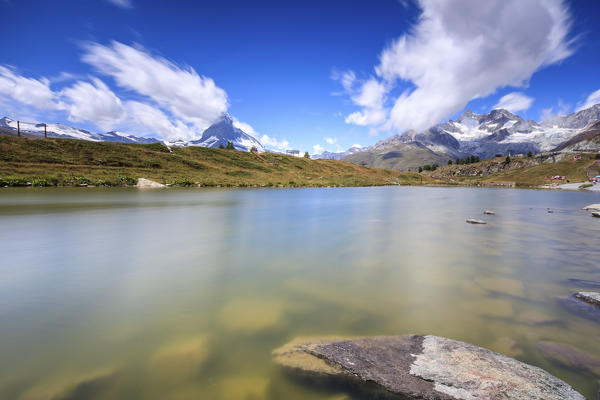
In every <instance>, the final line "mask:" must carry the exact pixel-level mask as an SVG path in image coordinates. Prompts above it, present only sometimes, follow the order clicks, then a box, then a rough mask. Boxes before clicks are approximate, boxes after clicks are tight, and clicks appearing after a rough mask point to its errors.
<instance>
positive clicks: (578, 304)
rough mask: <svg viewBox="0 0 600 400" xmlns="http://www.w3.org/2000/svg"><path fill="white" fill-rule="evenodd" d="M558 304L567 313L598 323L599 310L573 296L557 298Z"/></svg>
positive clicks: (599, 319)
mask: <svg viewBox="0 0 600 400" xmlns="http://www.w3.org/2000/svg"><path fill="white" fill-rule="evenodd" d="M558 301H559V303H560V304H561V305H562V306H563V307H565V308H567V309H568V310H569V311H571V312H573V313H575V314H579V315H580V316H582V317H584V318H587V319H590V320H592V321H596V322H600V308H599V307H597V306H595V305H591V304H589V303H587V302H584V301H581V300H580V299H578V298H576V297H575V296H568V297H559V298H558Z"/></svg>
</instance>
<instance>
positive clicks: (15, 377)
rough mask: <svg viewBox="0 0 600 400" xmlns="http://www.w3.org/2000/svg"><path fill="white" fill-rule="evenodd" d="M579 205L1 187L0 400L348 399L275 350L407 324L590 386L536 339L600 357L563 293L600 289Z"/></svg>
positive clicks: (451, 191)
mask: <svg viewBox="0 0 600 400" xmlns="http://www.w3.org/2000/svg"><path fill="white" fill-rule="evenodd" d="M590 203H600V195H599V194H598V193H579V192H554V191H535V190H510V189H480V188H459V187H456V188H445V187H375V188H321V189H246V190H226V189H220V190H207V189H168V190H156V191H140V190H137V189H101V188H72V189H66V188H58V189H2V190H0V276H1V278H0V321H2V322H1V324H0V398H2V399H49V398H61V399H104V398H124V399H165V398H169V399H217V400H218V399H292V400H293V399H343V398H347V399H358V398H359V397H356V396H355V395H353V394H352V393H351V390H350V389H346V388H343V387H328V386H315V385H311V384H307V382H306V381H303V380H297V379H295V378H294V377H293V376H291V375H289V374H286V373H284V372H283V371H281V370H280V369H279V368H277V367H276V366H275V365H274V364H273V363H272V358H271V351H272V350H273V349H275V348H277V347H279V346H281V345H283V344H284V343H286V342H288V341H290V340H291V339H293V338H295V337H298V336H330V335H336V336H367V335H395V334H405V333H422V334H433V335H438V336H445V337H449V338H452V339H457V340H463V341H467V342H470V343H474V344H477V345H480V346H483V347H487V348H490V349H492V350H495V351H499V352H502V353H505V354H508V355H511V356H514V357H516V358H517V359H519V360H521V361H525V362H528V363H531V364H534V365H537V366H539V367H541V368H544V369H545V370H547V371H549V372H550V373H552V374H554V375H556V376H558V377H560V378H561V379H563V380H565V381H566V382H568V383H569V384H571V385H572V386H573V387H575V388H576V389H577V390H579V391H580V392H581V393H582V394H584V395H585V396H587V397H588V398H593V397H594V396H595V393H596V380H595V378H594V377H593V376H592V375H591V374H589V373H584V372H581V371H576V370H570V369H569V368H567V367H564V366H562V365H560V364H557V363H555V362H553V361H552V360H550V359H547V358H546V357H544V355H543V354H542V353H541V352H540V351H539V350H538V348H537V347H536V344H537V343H538V342H539V341H542V340H549V341H555V342H559V343H564V344H569V345H572V346H575V347H577V348H578V349H581V350H583V351H586V352H588V353H589V354H592V355H594V356H598V357H600V323H599V321H596V320H594V319H592V318H586V316H584V315H579V314H576V313H573V312H571V311H570V310H569V309H567V308H566V307H564V306H563V305H562V303H561V302H560V301H559V298H561V297H563V298H564V297H567V296H569V295H570V294H572V293H573V292H574V291H576V290H581V289H585V288H583V287H579V286H577V283H576V282H574V281H570V280H569V279H584V280H592V281H600V262H599V260H600V247H599V243H600V241H599V233H600V219H597V218H592V217H590V214H589V213H587V212H584V211H582V210H581V208H582V207H583V206H585V205H587V204H590ZM547 208H551V209H552V210H553V211H554V212H553V213H548V212H547ZM485 209H490V210H494V211H495V212H496V215H494V216H487V215H486V216H484V215H483V211H484V210H485ZM466 218H478V219H485V220H487V221H488V224H487V225H470V224H466V223H465V219H466ZM588 290H589V289H588ZM344 395H346V396H347V397H343V396H344Z"/></svg>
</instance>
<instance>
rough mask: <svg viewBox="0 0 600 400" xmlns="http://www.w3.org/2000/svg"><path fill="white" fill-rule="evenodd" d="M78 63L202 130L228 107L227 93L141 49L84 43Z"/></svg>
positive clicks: (203, 78) (193, 73) (121, 44)
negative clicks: (86, 65) (87, 66)
mask: <svg viewBox="0 0 600 400" xmlns="http://www.w3.org/2000/svg"><path fill="white" fill-rule="evenodd" d="M85 51H86V53H85V54H84V55H83V57H82V60H83V61H84V62H86V63H88V64H90V65H92V66H93V67H94V68H96V69H97V70H98V71H99V72H100V73H102V74H104V75H108V76H111V77H113V78H114V79H115V82H116V84H117V85H118V86H120V87H122V88H125V89H129V90H133V91H135V92H137V93H138V94H141V95H143V96H146V97H147V98H149V99H151V100H152V101H154V102H156V103H157V104H158V105H159V106H160V107H161V108H165V109H167V110H168V111H169V112H170V113H172V114H173V115H174V116H175V117H177V118H179V119H181V120H183V121H185V122H187V123H190V124H193V125H194V126H195V127H196V128H197V129H199V130H203V129H205V128H207V127H208V126H209V125H211V124H212V123H214V122H216V121H217V120H218V119H219V118H220V117H221V116H222V115H223V114H224V113H225V112H226V111H227V108H228V105H229V104H228V101H227V94H226V93H225V91H224V90H223V89H221V88H220V87H218V86H217V85H216V84H215V82H214V81H213V80H212V79H210V78H208V77H204V76H200V75H198V73H197V72H196V71H195V70H194V69H193V68H191V67H187V68H182V67H180V66H178V65H176V64H174V63H172V62H170V61H168V60H166V59H164V58H162V57H157V56H153V55H151V54H150V53H149V52H148V51H146V50H145V49H143V48H140V47H138V48H135V47H131V46H127V45H125V44H123V43H119V42H114V41H113V42H111V44H110V45H109V46H103V45H101V44H98V43H88V44H87V45H86V46H85Z"/></svg>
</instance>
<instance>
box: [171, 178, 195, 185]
mask: <svg viewBox="0 0 600 400" xmlns="http://www.w3.org/2000/svg"><path fill="white" fill-rule="evenodd" d="M171 185H172V186H183V187H189V186H195V185H196V183H195V182H192V181H191V180H189V179H187V178H180V179H175V180H174V181H173V182H171Z"/></svg>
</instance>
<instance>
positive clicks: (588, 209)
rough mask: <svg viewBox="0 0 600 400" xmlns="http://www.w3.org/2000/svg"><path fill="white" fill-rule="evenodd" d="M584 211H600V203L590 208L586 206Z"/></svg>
mask: <svg viewBox="0 0 600 400" xmlns="http://www.w3.org/2000/svg"><path fill="white" fill-rule="evenodd" d="M582 210H586V211H600V203H596V204H590V205H589V206H585V207H583V208H582Z"/></svg>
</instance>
